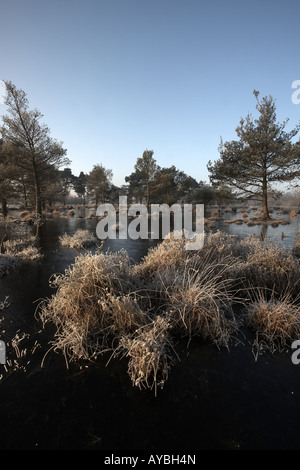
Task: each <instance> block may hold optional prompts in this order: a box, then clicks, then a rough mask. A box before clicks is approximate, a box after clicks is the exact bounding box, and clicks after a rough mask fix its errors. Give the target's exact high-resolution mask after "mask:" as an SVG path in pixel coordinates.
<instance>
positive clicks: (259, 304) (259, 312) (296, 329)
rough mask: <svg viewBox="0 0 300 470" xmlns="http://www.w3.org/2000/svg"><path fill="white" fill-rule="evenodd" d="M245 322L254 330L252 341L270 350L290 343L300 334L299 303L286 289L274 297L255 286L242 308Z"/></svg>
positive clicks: (281, 347)
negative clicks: (253, 295) (244, 306)
mask: <svg viewBox="0 0 300 470" xmlns="http://www.w3.org/2000/svg"><path fill="white" fill-rule="evenodd" d="M246 315H247V316H246V321H247V324H248V325H249V326H250V328H252V329H253V330H254V331H255V333H256V342H255V343H256V345H257V347H258V349H259V345H260V344H263V345H264V346H265V348H267V349H269V350H270V351H272V352H273V351H275V350H276V349H279V350H281V349H283V348H284V347H286V346H290V344H291V342H292V341H293V340H295V339H298V338H299V336H300V305H299V302H298V299H296V300H295V299H294V298H293V296H292V295H291V294H290V293H289V292H288V293H286V294H281V296H279V297H278V298H276V297H275V296H274V295H272V296H271V297H269V296H268V295H266V292H265V291H264V290H257V291H256V293H255V298H254V299H253V300H252V302H251V303H250V304H249V305H248V306H247V309H246Z"/></svg>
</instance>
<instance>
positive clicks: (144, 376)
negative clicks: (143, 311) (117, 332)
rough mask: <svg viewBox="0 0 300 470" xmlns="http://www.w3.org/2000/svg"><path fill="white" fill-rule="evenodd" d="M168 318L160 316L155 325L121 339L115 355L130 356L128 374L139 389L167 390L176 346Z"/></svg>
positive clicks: (150, 324)
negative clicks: (165, 387) (159, 388)
mask: <svg viewBox="0 0 300 470" xmlns="http://www.w3.org/2000/svg"><path fill="white" fill-rule="evenodd" d="M169 328H170V324H169V321H168V319H167V318H164V317H161V316H158V317H157V318H156V319H155V320H154V321H153V322H152V323H149V324H147V325H146V326H144V327H141V328H140V329H138V330H136V331H135V333H134V334H133V335H126V336H123V337H122V338H121V341H120V345H119V348H118V349H117V350H116V352H115V355H116V354H117V355H120V354H122V356H123V357H129V358H130V359H129V363H128V374H129V376H130V378H131V381H132V383H133V385H135V386H137V387H139V388H142V387H144V388H150V389H153V388H154V389H155V396H156V395H157V387H163V386H164V384H165V382H166V381H167V379H168V375H169V369H170V364H171V363H172V362H173V345H172V339H171V336H170V332H169Z"/></svg>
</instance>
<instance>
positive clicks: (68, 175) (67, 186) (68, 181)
mask: <svg viewBox="0 0 300 470" xmlns="http://www.w3.org/2000/svg"><path fill="white" fill-rule="evenodd" d="M59 179H60V181H61V185H62V198H63V204H64V205H65V203H66V198H67V197H68V195H69V194H70V190H71V188H72V186H73V182H74V175H73V174H72V170H71V168H64V169H63V170H60V172H59Z"/></svg>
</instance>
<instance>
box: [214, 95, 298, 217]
mask: <svg viewBox="0 0 300 470" xmlns="http://www.w3.org/2000/svg"><path fill="white" fill-rule="evenodd" d="M253 94H254V96H255V97H256V101H257V105H256V109H257V111H258V112H259V117H258V118H257V119H255V120H253V119H252V117H251V115H249V114H248V115H247V117H246V118H245V119H244V118H242V119H241V120H240V124H239V126H238V127H237V128H236V133H237V136H238V137H239V140H232V141H230V142H225V143H224V144H223V142H222V141H221V144H220V147H219V152H220V158H219V159H218V160H217V161H215V162H214V164H212V162H211V161H209V162H208V165H207V168H208V171H209V172H210V181H211V183H212V184H213V185H216V184H218V185H220V184H225V185H226V186H229V187H231V188H232V189H234V190H235V194H236V196H238V197H242V198H244V199H251V198H252V199H260V200H261V202H262V219H263V220H268V219H269V218H270V216H269V209H268V196H270V195H272V196H274V195H276V192H277V190H276V188H275V187H274V183H280V182H288V181H292V180H294V179H295V178H299V176H300V141H298V142H296V143H293V142H292V139H293V137H295V136H296V135H297V133H298V132H299V130H300V124H298V125H297V126H296V127H295V128H294V129H293V130H292V131H290V132H286V131H285V127H286V124H287V122H288V119H286V120H285V121H284V122H282V123H278V122H277V120H276V107H275V101H274V99H273V98H272V96H269V97H264V98H262V100H261V101H259V99H258V96H259V92H258V91H256V90H254V92H253ZM277 193H278V192H277Z"/></svg>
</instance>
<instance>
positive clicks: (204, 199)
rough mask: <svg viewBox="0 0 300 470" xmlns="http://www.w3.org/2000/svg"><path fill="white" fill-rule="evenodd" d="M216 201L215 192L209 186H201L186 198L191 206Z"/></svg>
mask: <svg viewBox="0 0 300 470" xmlns="http://www.w3.org/2000/svg"><path fill="white" fill-rule="evenodd" d="M214 199H215V195H214V191H213V188H212V187H211V186H209V185H208V184H201V186H199V187H198V188H196V189H194V191H192V192H191V193H190V194H189V195H188V196H187V198H186V202H187V203H189V204H204V205H208V204H211V203H212V202H213V201H214Z"/></svg>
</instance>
